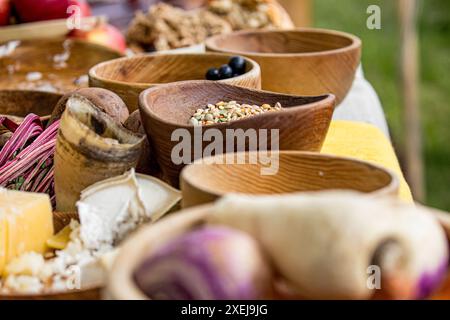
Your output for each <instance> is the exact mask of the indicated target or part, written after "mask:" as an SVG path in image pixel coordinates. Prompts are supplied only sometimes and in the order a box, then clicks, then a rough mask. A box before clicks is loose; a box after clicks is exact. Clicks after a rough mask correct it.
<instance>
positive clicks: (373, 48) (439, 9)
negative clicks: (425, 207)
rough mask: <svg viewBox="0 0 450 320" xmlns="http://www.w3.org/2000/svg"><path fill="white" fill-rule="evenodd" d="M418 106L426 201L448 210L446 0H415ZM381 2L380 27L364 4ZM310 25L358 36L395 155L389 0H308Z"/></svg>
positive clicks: (394, 51) (449, 49) (398, 110)
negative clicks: (370, 22) (371, 25)
mask: <svg viewBox="0 0 450 320" xmlns="http://www.w3.org/2000/svg"><path fill="white" fill-rule="evenodd" d="M418 3H419V24H418V30H419V37H420V78H421V79H420V92H419V95H420V108H421V115H422V127H423V135H424V161H425V166H426V168H425V170H426V172H425V175H426V189H427V199H426V203H427V204H429V205H431V206H434V207H438V208H441V209H445V210H447V211H450V193H449V187H450V165H449V163H450V123H449V121H450V74H449V72H450V1H449V0H419V1H418ZM372 4H376V5H379V6H380V8H381V20H382V22H381V23H382V29H381V30H369V29H367V27H366V20H367V17H368V15H367V14H366V9H367V7H368V6H369V5H372ZM314 23H315V26H316V27H322V28H332V29H337V30H342V31H347V32H351V33H353V34H356V35H357V36H359V37H360V38H361V39H362V41H363V54H362V61H363V66H364V71H365V74H366V77H367V78H368V79H369V81H370V82H371V83H372V84H373V86H374V87H375V89H376V91H377V93H378V95H379V96H380V99H381V102H382V104H383V107H384V110H385V113H386V117H387V120H388V123H389V127H390V130H391V135H392V138H393V142H394V146H395V147H396V150H397V153H398V154H399V156H400V158H401V157H402V154H401V151H402V145H403V141H404V139H407V137H405V136H404V134H403V132H404V130H403V123H402V107H401V106H402V104H401V102H402V100H401V86H400V81H399V79H400V75H399V63H398V61H399V60H398V59H399V52H400V37H399V26H398V24H399V20H398V16H397V1H393V0H314Z"/></svg>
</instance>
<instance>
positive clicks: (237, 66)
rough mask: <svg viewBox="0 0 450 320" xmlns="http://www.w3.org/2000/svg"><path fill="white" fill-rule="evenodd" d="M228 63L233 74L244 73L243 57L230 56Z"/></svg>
mask: <svg viewBox="0 0 450 320" xmlns="http://www.w3.org/2000/svg"><path fill="white" fill-rule="evenodd" d="M228 65H229V66H230V67H231V69H233V71H234V73H235V74H238V75H241V74H244V73H245V67H246V63H245V59H244V58H242V57H240V56H236V57H232V58H231V59H230V62H228Z"/></svg>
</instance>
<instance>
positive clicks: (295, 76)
mask: <svg viewBox="0 0 450 320" xmlns="http://www.w3.org/2000/svg"><path fill="white" fill-rule="evenodd" d="M206 49H207V50H208V51H215V52H224V53H230V54H233V55H243V56H246V57H249V58H251V59H253V60H255V61H256V62H257V63H259V65H260V66H261V72H262V88H263V89H264V90H269V91H274V92H283V93H290V94H297V95H321V94H325V93H332V94H334V95H335V96H336V100H337V104H339V103H341V102H342V100H343V99H344V98H345V96H346V95H347V93H348V91H349V90H350V87H351V85H352V83H353V79H354V77H355V72H356V69H357V67H358V65H359V63H360V58H361V40H360V39H359V38H357V37H356V36H353V35H351V34H348V33H343V32H338V31H332V30H324V29H295V30H286V31H273V30H270V31H269V30H262V31H261V30H260V31H241V32H235V33H231V34H225V35H219V36H215V37H212V38H209V39H207V40H206Z"/></svg>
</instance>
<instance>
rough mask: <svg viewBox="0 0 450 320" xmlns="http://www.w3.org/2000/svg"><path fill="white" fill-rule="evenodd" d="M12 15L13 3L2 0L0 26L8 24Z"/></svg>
mask: <svg viewBox="0 0 450 320" xmlns="http://www.w3.org/2000/svg"><path fill="white" fill-rule="evenodd" d="M10 15H11V4H10V3H9V0H0V26H6V25H7V24H8V23H9V17H10Z"/></svg>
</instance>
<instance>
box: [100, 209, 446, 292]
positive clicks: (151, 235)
mask: <svg viewBox="0 0 450 320" xmlns="http://www.w3.org/2000/svg"><path fill="white" fill-rule="evenodd" d="M211 208H212V204H207V205H202V206H197V207H193V208H189V209H184V210H182V211H179V212H178V213H175V214H173V215H171V216H169V217H167V218H165V219H164V220H162V221H160V222H158V223H155V224H153V225H146V226H144V227H142V228H141V229H139V231H137V232H136V233H134V234H133V235H132V236H131V237H130V238H128V239H127V240H126V241H125V243H124V244H123V249H122V250H121V251H120V252H119V254H118V256H117V258H116V260H115V261H114V264H113V267H112V270H111V272H110V274H109V277H108V281H107V286H106V289H105V297H106V298H108V299H115V300H144V299H149V298H148V297H147V296H146V295H145V294H144V293H143V292H142V291H141V290H140V289H139V288H138V287H137V285H136V284H135V282H134V281H133V276H132V275H133V273H134V271H135V270H136V268H137V267H138V266H139V264H140V263H141V262H142V260H143V259H144V258H145V257H147V256H149V255H151V254H152V253H153V252H155V250H156V249H157V248H158V247H159V246H161V245H163V244H165V243H167V242H168V241H170V240H172V239H174V238H176V237H178V236H181V235H182V234H184V233H186V232H189V231H191V230H193V229H195V228H198V227H200V226H201V225H203V224H205V222H206V217H207V216H208V214H209V213H210V211H211ZM444 228H446V227H445V226H444ZM446 231H447V232H448V229H446ZM430 299H435V300H449V299H450V270H449V273H448V276H447V279H446V280H445V281H444V282H443V283H442V286H441V288H440V289H439V290H438V291H437V292H436V293H435V294H433V295H432V296H431V297H430Z"/></svg>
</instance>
